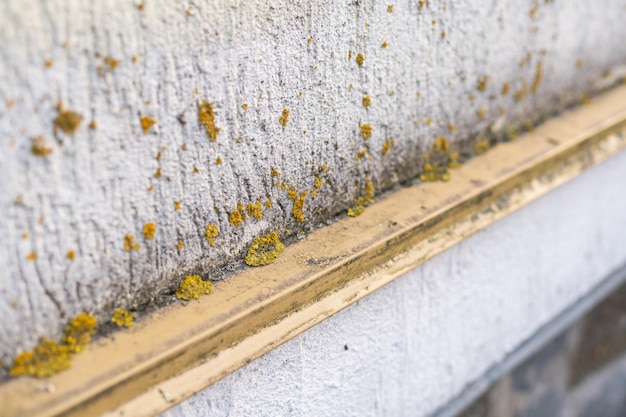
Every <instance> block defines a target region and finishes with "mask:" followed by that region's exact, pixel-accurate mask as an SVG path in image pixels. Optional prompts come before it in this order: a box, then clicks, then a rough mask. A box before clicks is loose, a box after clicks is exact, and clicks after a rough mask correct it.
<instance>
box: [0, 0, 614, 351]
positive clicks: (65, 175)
mask: <svg viewBox="0 0 626 417" xmlns="http://www.w3.org/2000/svg"><path fill="white" fill-rule="evenodd" d="M422 3H423V5H422ZM389 5H391V6H393V7H392V9H388V6H389ZM625 20H626V6H625V5H624V3H623V1H622V0H606V1H603V2H602V6H601V7H600V6H599V5H597V4H596V3H595V2H588V1H582V0H580V1H562V0H557V1H546V2H543V1H542V2H537V3H536V4H535V3H531V2H528V1H525V0H515V1H507V2H500V1H491V2H486V1H483V0H472V1H450V0H448V1H436V2H434V1H425V2H418V1H401V2H400V1H392V0H390V1H387V2H378V1H358V0H357V1H342V2H337V1H330V0H327V1H312V2H309V1H292V0H282V1H278V0H277V1H272V2H265V1H235V0H232V1H225V0H221V1H209V0H203V1H176V2H172V1H166V0H154V1H152V0H148V1H146V2H145V3H139V2H137V3H132V2H131V1H126V2H116V3H115V4H114V3H111V2H108V1H104V0H96V1H89V2H86V1H80V0H73V1H65V0H51V1H47V2H39V1H35V0H7V1H4V2H2V5H0V99H1V100H0V216H1V218H2V221H1V222H0V236H2V239H0V271H1V272H0V314H1V315H2V317H3V318H4V320H3V321H2V324H0V340H2V344H1V345H0V357H2V358H3V359H5V360H8V359H9V357H10V356H13V355H14V354H16V353H17V352H19V351H20V350H22V349H27V348H31V347H32V346H33V345H34V344H35V343H36V342H37V340H38V338H39V337H40V336H48V337H58V336H59V333H60V331H61V329H62V327H63V325H64V324H65V323H66V322H67V320H68V319H69V318H71V317H73V316H74V315H76V314H78V313H79V312H80V311H82V310H87V311H90V312H93V313H96V314H97V315H98V316H99V317H100V319H106V318H107V317H108V314H110V312H111V310H112V309H113V308H114V307H117V306H122V307H137V306H141V305H145V304H146V303H150V302H152V301H153V300H154V299H155V298H158V296H159V295H161V294H163V293H165V292H167V291H169V290H171V289H172V288H174V287H175V286H176V285H177V284H178V282H179V280H180V278H181V277H182V276H183V275H184V274H186V273H192V272H193V273H202V274H203V275H205V276H209V277H211V278H213V279H219V278H220V277H222V276H223V275H224V267H225V268H226V269H228V270H232V269H234V268H237V267H239V266H240V265H241V259H242V256H241V255H242V253H243V251H244V250H245V248H246V247H247V245H248V244H249V243H250V241H251V240H252V239H254V238H255V237H257V236H259V235H260V234H262V233H267V232H268V231H271V230H276V231H278V232H279V233H280V234H281V236H286V235H290V234H291V235H293V234H294V233H296V232H299V231H300V230H302V229H306V228H307V227H310V226H309V225H310V224H311V223H313V224H317V223H318V222H319V221H320V220H326V219H328V218H329V217H332V215H335V214H337V213H339V212H341V211H343V210H345V209H346V208H347V207H349V206H350V205H352V204H353V202H354V200H355V198H356V197H357V196H358V195H359V194H360V193H362V190H363V187H364V184H365V183H366V181H368V180H371V181H372V182H373V184H374V185H375V188H376V190H378V191H380V190H383V189H386V188H389V187H390V186H392V185H393V184H395V183H397V182H399V181H401V180H403V179H407V178H410V177H414V176H415V175H416V174H417V173H418V172H419V171H420V169H421V166H422V162H423V161H422V158H423V154H424V151H425V150H426V149H428V148H429V147H430V145H431V144H432V142H433V141H434V139H435V138H437V137H438V136H440V135H445V136H446V137H448V138H449V139H450V141H451V143H452V144H453V145H452V148H453V149H461V150H463V149H471V144H472V142H474V141H476V140H477V139H481V138H483V137H496V136H502V135H504V134H505V133H506V132H507V130H509V129H511V128H514V127H516V126H518V125H520V124H523V123H524V122H527V121H531V120H536V119H538V118H542V117H545V116H547V115H548V114H552V113H553V112H555V111H558V110H559V109H561V108H562V107H563V106H564V105H566V104H568V103H572V102H575V101H578V100H580V99H581V97H583V95H584V94H593V93H594V92H596V91H598V90H600V89H602V88H605V87H607V86H608V85H610V84H611V83H612V82H614V81H615V80H616V79H617V78H619V76H620V75H619V74H621V73H620V71H621V70H620V69H619V68H621V67H620V65H623V64H624V63H625V62H626V46H625V45H626V44H625V43H624V42H623V40H624V39H625V38H626V25H624V23H623V22H624V21H625ZM383 45H385V46H386V47H385V48H383ZM358 54H363V55H364V61H363V63H362V65H359V64H358V63H357V57H358ZM615 68H617V70H616V71H615V70H614V71H613V72H611V71H610V70H611V69H615ZM506 83H509V84H508V85H509V86H510V87H509V89H508V90H509V91H508V92H506V94H504V92H503V89H504V86H505V84H506ZM483 87H484V88H483ZM366 95H368V96H369V97H370V98H371V104H370V106H369V107H367V108H365V107H364V106H363V102H362V99H363V97H364V96H366ZM203 100H206V101H207V102H209V103H213V104H214V111H215V122H216V124H217V126H218V127H219V128H220V131H219V132H218V134H217V138H216V141H213V142H211V141H210V140H209V137H208V135H207V133H206V132H205V131H204V129H203V127H202V126H200V125H199V123H198V115H197V113H198V105H199V104H200V103H201V102H202V101H203ZM59 102H60V103H61V105H62V106H64V108H65V109H69V110H72V111H75V112H77V113H80V114H81V115H82V117H83V120H82V123H81V124H80V125H79V126H78V129H77V131H76V132H75V133H74V134H66V133H63V132H62V131H60V130H58V129H57V132H56V133H55V132H54V130H55V129H54V125H53V120H54V119H55V118H56V117H57V103H59ZM244 107H247V108H245V109H244ZM283 109H289V110H290V115H289V121H288V123H287V124H286V125H284V126H283V125H281V124H280V123H279V118H280V116H281V113H282V111H283ZM146 116H147V117H151V118H152V119H153V120H155V121H156V124H155V125H154V126H152V127H151V128H150V129H149V131H148V132H147V133H146V134H144V133H143V132H142V127H141V125H140V118H142V117H146ZM91 121H94V122H95V125H93V127H95V128H89V127H88V126H89V123H90V122H91ZM364 124H369V125H371V127H372V135H371V138H369V139H368V140H364V139H363V138H362V136H361V132H360V128H359V126H360V125H364ZM39 136H41V137H43V139H41V140H43V144H44V147H45V148H48V149H49V150H50V151H51V152H50V153H49V154H48V155H47V156H36V155H34V154H33V153H32V151H31V147H32V143H33V142H32V140H33V138H35V137H39ZM392 139H393V140H394V141H395V142H394V145H393V146H392V147H391V149H390V150H389V152H388V153H387V154H386V155H384V156H383V155H382V152H381V151H382V149H383V146H384V143H385V142H386V141H390V142H389V143H391V140H392ZM463 144H465V145H463ZM464 146H465V148H464ZM360 152H364V153H363V154H362V155H361V156H362V158H360V157H359V153H360ZM218 158H221V159H220V160H221V161H222V164H221V165H218V164H217V161H218ZM271 168H274V169H276V170H277V171H278V172H280V176H279V177H276V176H275V177H272V176H271V175H270V173H271ZM157 170H160V171H158V172H159V173H160V176H159V175H158V174H157ZM316 175H319V177H320V179H321V180H322V185H321V188H320V189H319V190H318V192H317V196H316V197H315V198H313V197H312V192H313V190H314V187H315V176H316ZM157 177H158V178H157ZM282 183H284V184H285V187H286V188H287V190H288V189H289V188H293V189H294V190H296V191H297V192H304V191H306V192H308V193H309V194H308V195H307V197H306V199H305V203H304V212H303V214H304V219H305V221H304V222H298V221H297V220H296V219H295V218H294V216H293V215H292V208H293V204H294V202H293V201H292V200H290V199H289V198H288V197H287V190H283V189H281V188H280V187H277V186H276V185H279V184H282ZM267 198H270V199H271V201H272V203H273V204H272V207H271V208H269V209H266V208H263V218H262V219H255V218H252V217H250V218H249V219H248V220H246V221H245V222H244V224H243V225H242V226H241V227H236V226H233V225H232V224H230V223H229V215H230V213H232V212H233V211H234V210H236V209H237V204H238V203H242V204H244V205H246V204H248V203H255V202H256V200H257V199H259V200H260V202H262V203H264V202H265V201H266V199H267ZM175 201H180V203H181V207H180V210H176V209H175ZM146 223H154V224H155V225H156V236H155V238H154V239H153V240H145V239H144V237H143V235H142V229H143V226H144V225H145V224H146ZM208 224H216V225H217V226H218V228H219V236H218V237H217V238H216V239H215V246H214V247H213V246H211V245H210V244H209V242H208V241H207V240H206V239H205V237H204V230H205V228H206V226H207V225H208ZM126 234H132V235H134V238H135V242H136V243H138V244H139V248H138V250H137V251H130V252H127V251H125V250H124V236H125V235H126ZM179 242H182V243H179ZM179 245H184V247H179ZM68 251H75V259H74V260H70V259H67V253H68ZM29 255H30V257H31V258H33V257H34V255H36V259H34V260H28V259H27V258H28V257H29Z"/></svg>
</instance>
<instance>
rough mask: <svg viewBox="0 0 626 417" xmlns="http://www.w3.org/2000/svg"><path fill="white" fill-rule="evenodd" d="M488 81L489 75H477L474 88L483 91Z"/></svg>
mask: <svg viewBox="0 0 626 417" xmlns="http://www.w3.org/2000/svg"><path fill="white" fill-rule="evenodd" d="M488 82H489V77H488V76H486V75H483V76H480V77H478V81H477V82H476V89H477V90H478V91H485V90H486V89H487V83H488Z"/></svg>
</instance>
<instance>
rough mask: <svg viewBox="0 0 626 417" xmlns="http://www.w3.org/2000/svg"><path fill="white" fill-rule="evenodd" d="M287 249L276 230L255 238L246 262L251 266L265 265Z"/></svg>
mask: <svg viewBox="0 0 626 417" xmlns="http://www.w3.org/2000/svg"><path fill="white" fill-rule="evenodd" d="M283 250H285V245H283V243H282V242H281V241H280V240H279V239H278V235H277V234H276V232H272V233H269V234H267V235H265V236H261V237H257V238H256V239H254V241H253V242H252V244H251V245H250V247H249V248H248V253H247V254H246V258H245V262H246V264H248V265H250V266H263V265H269V264H271V263H273V262H274V261H275V260H276V259H277V258H278V257H279V256H280V255H281V254H282V253H283Z"/></svg>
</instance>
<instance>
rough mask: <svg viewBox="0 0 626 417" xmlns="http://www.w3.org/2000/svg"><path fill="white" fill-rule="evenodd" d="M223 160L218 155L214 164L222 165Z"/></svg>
mask: <svg viewBox="0 0 626 417" xmlns="http://www.w3.org/2000/svg"><path fill="white" fill-rule="evenodd" d="M223 162H224V161H223V160H222V158H221V157H220V156H218V157H217V159H216V160H215V165H222V163H223Z"/></svg>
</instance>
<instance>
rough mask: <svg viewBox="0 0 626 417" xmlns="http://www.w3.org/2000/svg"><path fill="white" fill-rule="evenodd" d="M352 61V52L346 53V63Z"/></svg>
mask: <svg viewBox="0 0 626 417" xmlns="http://www.w3.org/2000/svg"><path fill="white" fill-rule="evenodd" d="M351 59H352V51H348V61H349V60H351Z"/></svg>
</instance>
